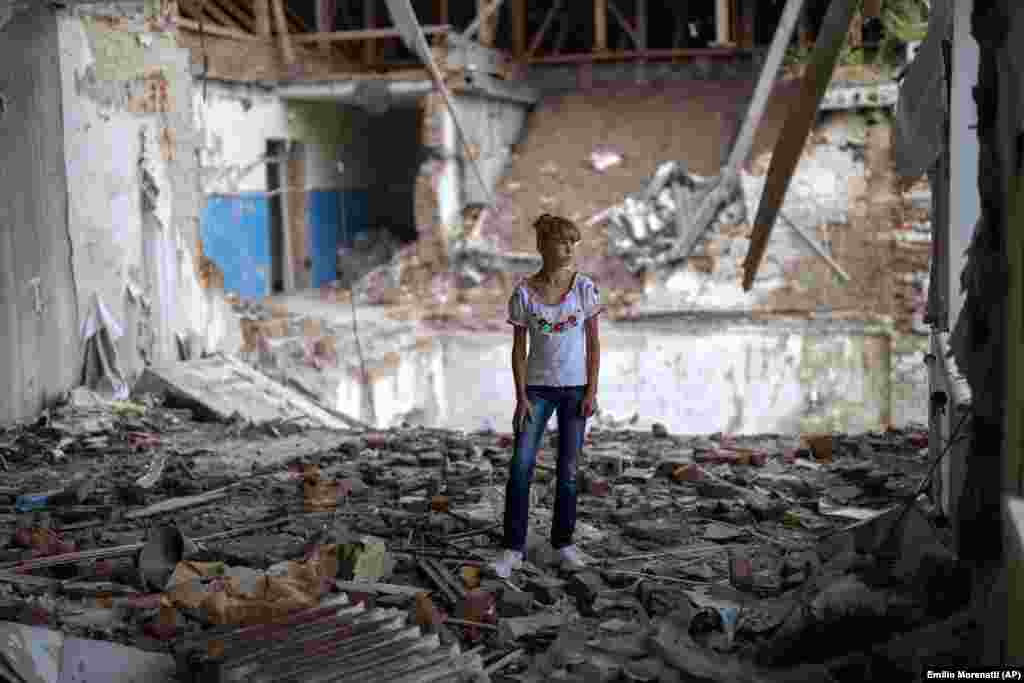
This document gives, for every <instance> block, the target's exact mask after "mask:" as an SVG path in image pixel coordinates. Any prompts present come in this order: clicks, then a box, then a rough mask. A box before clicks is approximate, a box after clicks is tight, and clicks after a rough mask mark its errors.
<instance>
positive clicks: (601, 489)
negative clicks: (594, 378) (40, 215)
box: [0, 364, 969, 681]
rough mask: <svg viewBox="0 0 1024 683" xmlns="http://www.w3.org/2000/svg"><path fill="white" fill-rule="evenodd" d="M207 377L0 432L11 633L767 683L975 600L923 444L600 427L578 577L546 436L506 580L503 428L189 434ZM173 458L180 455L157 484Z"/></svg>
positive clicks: (174, 377)
mask: <svg viewBox="0 0 1024 683" xmlns="http://www.w3.org/2000/svg"><path fill="white" fill-rule="evenodd" d="M211 367H212V368H214V369H215V370H214V371H217V370H216V369H217V368H220V371H221V372H224V371H223V368H224V367H225V366H224V365H217V364H212V365H211ZM232 367H233V366H232ZM189 372H193V373H194V372H195V371H194V370H188V371H186V370H180V369H179V370H174V371H171V372H166V371H164V370H159V371H154V372H153V373H152V374H153V377H154V378H159V379H160V382H161V383H163V385H167V384H169V383H171V382H172V381H173V382H174V383H175V384H176V385H177V384H182V385H184V388H183V389H179V390H178V391H179V393H185V389H188V395H189V396H191V400H190V401H189V402H187V403H184V404H182V403H176V402H175V401H174V400H173V399H171V400H165V401H163V402H160V401H157V400H153V399H151V398H145V397H142V396H140V398H139V402H136V403H132V402H122V403H116V402H107V401H105V400H101V399H100V400H86V399H88V398H89V397H88V396H84V395H82V394H81V392H79V395H78V396H77V397H76V398H75V400H70V401H68V402H67V403H65V404H63V405H61V406H58V407H57V408H55V409H54V410H53V411H51V412H50V413H49V414H47V415H46V416H44V418H43V419H40V420H38V421H36V422H35V423H28V424H20V425H15V426H12V427H10V428H7V429H5V430H4V431H2V432H0V454H2V455H3V456H4V459H5V460H6V462H7V463H8V465H9V468H10V469H9V471H7V472H5V475H4V482H3V487H0V504H6V505H8V506H10V507H9V514H7V515H4V516H0V610H2V615H0V616H2V618H4V619H7V620H8V622H17V624H15V625H14V626H12V627H10V628H15V629H29V628H32V626H33V625H39V624H43V625H46V627H47V628H46V629H41V628H36V630H33V631H32V632H31V634H30V635H32V638H31V639H28V640H25V642H26V643H28V642H39V643H45V642H49V641H48V640H47V639H48V638H49V639H53V638H57V639H64V638H66V639H67V641H66V643H70V642H72V641H73V639H77V638H102V639H103V640H104V641H105V643H106V645H104V646H103V647H108V646H109V647H114V644H115V643H116V644H117V647H121V648H145V649H147V650H158V651H168V650H173V651H174V652H175V654H176V655H177V668H178V669H179V672H181V673H182V675H185V676H186V678H185V679H183V680H200V678H198V674H196V671H198V670H199V669H200V668H201V667H204V666H206V667H211V670H212V669H217V670H218V671H220V672H221V674H222V675H225V676H229V678H226V679H225V680H234V679H235V678H238V679H240V678H242V677H245V678H247V679H251V680H253V681H263V680H267V681H270V680H275V681H277V680H280V681H285V680H321V679H323V680H326V679H330V680H352V681H360V680H382V681H383V680H407V681H418V680H452V679H454V678H455V677H457V676H475V677H476V678H475V679H474V680H481V681H482V680H488V679H494V680H507V681H508V680H580V681H615V680H628V681H653V680H658V681H666V680H687V677H696V678H701V679H706V680H721V681H744V680H748V681H771V680H787V679H786V678H785V676H786V675H788V674H787V672H789V671H790V669H791V668H792V667H794V666H796V665H797V664H801V663H806V662H820V661H822V659H823V658H824V657H839V656H841V655H843V654H844V653H846V652H849V651H851V650H853V649H854V648H866V647H872V646H873V645H874V644H877V643H881V642H884V641H886V640H887V639H888V637H889V635H888V634H890V633H893V632H895V631H898V630H910V629H922V628H925V627H926V626H928V625H929V624H931V623H933V622H937V621H939V620H942V619H944V618H946V617H948V616H949V615H950V614H953V613H954V612H956V611H958V610H960V609H962V608H963V605H964V603H965V601H966V599H967V597H969V596H968V595H967V591H965V590H964V586H966V585H967V582H966V580H965V579H964V574H963V572H964V569H963V567H961V566H960V565H959V563H958V561H957V559H956V557H955V556H954V555H953V554H952V553H951V552H950V551H949V550H948V546H947V541H946V539H944V537H943V535H942V532H941V531H940V530H939V529H937V528H936V526H935V524H934V520H933V517H932V514H933V513H932V512H931V508H930V506H928V505H927V504H926V502H927V501H922V502H921V503H915V504H913V505H911V506H910V507H909V508H905V506H898V505H895V503H897V502H898V501H902V500H907V499H908V498H907V496H908V495H910V494H913V492H914V491H916V489H917V486H918V484H919V483H920V481H921V479H922V477H923V476H924V472H925V470H926V466H927V462H926V459H927V434H926V433H925V432H918V431H904V432H898V431H889V432H885V433H874V434H864V435H859V436H850V435H843V434H810V435H806V436H805V437H803V438H801V437H798V436H793V437H785V436H778V435H762V436H743V437H731V436H729V435H722V434H713V435H707V436H692V437H691V436H677V435H673V434H670V433H668V432H667V431H666V430H664V429H654V430H650V431H645V432H641V431H629V430H610V429H603V428H595V429H593V430H592V431H591V432H590V434H589V435H588V437H587V446H586V449H585V457H584V458H583V459H582V460H581V464H580V472H579V481H580V482H581V486H580V489H579V491H580V493H579V506H578V508H579V520H578V522H577V534H576V542H577V543H578V544H579V545H580V548H581V550H582V551H583V553H585V554H586V555H587V556H588V557H590V558H591V561H590V566H589V567H588V568H587V569H585V570H582V571H578V572H566V571H564V570H562V569H561V568H560V567H559V566H558V564H557V562H555V560H557V555H556V554H555V553H554V551H553V549H552V548H551V547H550V544H549V542H548V539H547V537H546V533H547V526H548V525H549V524H550V520H551V511H550V510H551V506H552V504H553V497H554V491H553V488H552V487H550V486H546V485H544V483H543V482H542V481H541V480H542V479H543V480H544V481H547V480H548V477H549V473H548V474H545V473H546V472H548V470H547V469H545V467H549V465H550V452H549V447H550V444H549V442H548V441H545V444H544V446H543V448H542V453H541V457H540V460H541V466H540V467H539V468H538V476H537V480H536V481H535V486H534V490H535V491H536V493H537V499H538V500H537V504H536V505H535V506H534V507H533V510H532V512H531V515H532V529H531V533H530V538H529V541H528V547H527V561H526V562H524V564H523V567H522V568H521V569H520V570H517V571H516V572H514V573H513V575H512V577H511V578H509V579H507V580H503V579H497V578H496V577H495V576H493V575H492V574H491V573H490V572H489V571H488V569H487V566H488V562H489V561H490V560H491V559H493V558H494V557H496V556H497V553H498V551H499V548H498V543H499V542H500V537H501V526H500V523H501V510H502V508H503V502H502V496H501V492H502V483H503V480H504V478H505V477H506V476H507V475H506V465H507V462H508V458H509V455H510V452H511V447H512V442H511V436H510V435H509V434H502V433H496V432H494V431H486V432H483V431H482V432H477V433H463V432H453V431H448V430H442V429H426V428H403V429H391V430H386V431H381V430H349V431H341V430H325V429H318V428H313V427H312V426H311V425H315V424H316V421H315V420H310V421H309V422H307V424H306V425H300V427H299V430H300V431H299V432H298V433H296V434H294V435H291V436H283V435H275V434H273V433H271V432H269V431H267V430H253V429H248V430H242V431H239V430H237V429H236V428H235V426H234V425H231V424H224V423H223V422H211V421H208V420H207V421H200V420H197V419H195V418H196V417H203V416H204V411H211V412H217V411H216V410H215V409H214V408H209V407H206V406H211V405H212V406H221V405H223V404H224V403H225V402H226V401H227V397H228V396H230V394H229V393H228V391H227V390H224V391H222V392H221V394H220V396H221V397H222V398H218V394H217V393H216V392H212V391H211V392H208V393H209V395H211V396H212V398H208V397H207V396H206V395H204V396H198V395H197V394H196V392H195V386H196V384H195V382H196V380H194V379H192V377H190V375H189ZM222 376H223V375H222ZM182 377H184V378H185V379H184V380H182V379H181V378H182ZM242 377H244V378H248V377H249V375H248V374H243V375H242ZM265 381H266V382H268V383H269V382H270V380H265ZM260 386H266V385H264V384H261V385H260ZM239 391H241V392H243V393H242V395H245V394H244V392H245V391H247V389H246V388H245V385H244V383H243V384H242V387H241V388H240V389H239ZM165 395H166V396H171V395H172V394H171V393H170V392H168V393H166V394H165ZM218 401H220V403H218ZM240 402H241V401H239V400H238V399H236V400H235V403H240ZM295 410H297V409H295ZM219 411H220V412H221V413H223V412H224V409H223V408H220V409H219ZM140 435H142V436H140ZM57 449H59V450H60V451H61V453H62V454H63V455H62V457H60V458H54V457H53V452H54V450H57ZM157 453H166V454H168V457H166V458H164V459H163V461H162V465H161V466H160V467H159V468H158V469H159V470H160V473H159V476H157V475H155V474H154V475H153V476H150V477H149V480H147V483H148V484H149V486H148V487H142V486H140V485H139V484H138V482H139V481H140V479H141V478H144V477H146V476H147V475H148V474H150V473H153V472H155V471H156V469H157V468H156V466H155V465H154V457H155V455H156V454H157ZM86 482H89V485H85V484H86ZM126 491H129V492H131V495H128V494H127V493H126ZM62 494H63V495H62ZM911 497H912V496H911ZM19 500H20V501H21V504H20V505H18V506H15V503H16V502H17V501H19ZM29 503H31V504H29ZM852 510H856V511H857V512H856V513H853V512H851V511H852ZM799 605H802V606H804V607H803V608H798V606H799ZM864 620H869V621H870V623H871V624H872V626H871V627H870V628H857V629H855V630H856V632H857V638H852V639H851V638H850V637H848V635H847V634H848V633H849V632H850V629H851V625H852V624H854V623H861V622H863V621H864ZM48 629H60V631H59V632H58V631H54V630H48ZM18 633H21V634H22V635H21V636H19V637H26V638H27V636H25V633H28V632H27V631H26V632H25V633H22V632H21V631H18ZM16 635H17V634H16ZM865 639H866V640H865ZM869 641H870V642H869ZM61 642H65V641H63V640H61ZM83 642H84V641H83ZM66 643H65V645H64V653H65V655H67V656H64V659H67V657H69V656H72V655H73V657H74V658H79V659H82V658H85V657H86V655H88V658H89V661H88V662H87V663H86V667H87V670H88V671H90V672H91V671H92V670H93V669H90V668H89V667H104V666H107V665H108V663H117V662H123V667H124V668H125V669H128V670H130V669H132V667H136V668H137V666H142V665H143V664H142V663H141V662H143V660H142V659H138V662H140V663H138V664H136V663H135V662H136V659H137V658H135V655H130V656H129V655H128V654H125V653H126V652H128V650H127V649H121V650H116V651H115V650H113V649H110V650H105V651H104V652H102V653H101V652H100V651H99V650H98V649H96V648H99V647H100V646H98V645H81V646H80V645H75V647H76V648H78V649H74V650H73V651H72V650H68V648H67V644H66ZM468 648H473V649H472V650H471V651H469V652H467V651H466V650H467V649H468ZM830 648H831V649H830ZM844 648H845V649H844ZM59 651H60V650H59V648H58V650H56V652H59ZM19 652H21V651H10V648H8V649H7V650H5V651H4V652H3V653H2V654H0V678H3V677H7V678H11V679H13V680H58V679H57V678H55V676H58V675H59V671H60V668H59V666H60V661H58V660H57V659H53V660H52V661H49V660H46V661H49V663H48V664H47V663H46V662H45V661H41V660H40V661H37V660H38V657H36V658H35V659H33V657H34V655H32V652H35V649H32V648H29V649H27V650H25V652H24V653H23V654H24V655H25V656H24V657H21V656H20V655H19V654H18V653H19ZM131 652H133V653H135V652H136V650H131ZM877 652H878V653H880V654H877V655H875V656H876V657H879V658H891V657H897V654H891V653H890V649H886V648H883V647H879V648H878V649H877ZM68 653H72V654H68ZM887 653H890V654H887ZM37 654H38V653H37ZM49 656H50V655H47V657H49ZM19 657H20V658H19ZM140 657H141V655H140ZM154 657H157V655H154ZM159 657H162V659H159V658H158V659H154V660H152V661H154V662H157V663H159V664H160V666H164V667H165V668H166V666H167V664H168V658H167V655H159ZM76 661H78V660H76ZM147 661H149V660H147ZM147 665H148V664H147ZM47 666H48V667H49V669H48V671H50V673H47V674H45V676H44V675H43V674H42V673H32V672H35V671H37V670H38V671H43V669H45V667H47ZM111 666H113V664H111ZM815 666H824V665H820V664H816V665H815ZM40 667H43V668H42V669H41V668H40ZM108 669H110V670H111V671H113V670H114V669H113V668H111V667H108ZM96 671H97V674H96V676H98V678H96V680H111V681H117V680H121V679H120V678H118V677H117V675H115V674H112V673H111V674H109V676H108V677H104V676H105V675H106V674H105V673H100V672H101V669H96ZM102 671H103V672H105V671H106V669H102ZM12 672H13V673H12ZM26 672H28V673H26ZM90 675H92V674H90ZM118 675H119V674H118ZM33 676H35V677H36V678H33ZM46 676H50V678H46ZM153 676H154V678H153V679H152V680H162V679H160V678H159V677H158V674H157V673H154V674H153ZM187 676H192V677H193V678H191V679H189V678H187ZM444 676H448V677H449V678H447V679H446V678H444ZM836 679H837V680H843V679H842V678H841V677H837V678H836ZM76 680H80V679H76ZM87 680H93V679H92V678H89V679H87ZM124 680H127V679H124ZM147 680H150V679H148V678H147ZM463 680H468V679H463ZM788 680H795V679H788Z"/></svg>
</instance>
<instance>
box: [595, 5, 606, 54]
mask: <svg viewBox="0 0 1024 683" xmlns="http://www.w3.org/2000/svg"><path fill="white" fill-rule="evenodd" d="M607 49H608V0H594V52H605V51H606V50H607Z"/></svg>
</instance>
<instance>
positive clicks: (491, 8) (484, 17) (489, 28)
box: [478, 0, 503, 47]
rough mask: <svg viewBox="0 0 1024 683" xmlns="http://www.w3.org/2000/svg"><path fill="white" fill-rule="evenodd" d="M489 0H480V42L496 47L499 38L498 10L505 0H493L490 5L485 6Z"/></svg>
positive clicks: (486, 45)
mask: <svg viewBox="0 0 1024 683" xmlns="http://www.w3.org/2000/svg"><path fill="white" fill-rule="evenodd" d="M486 1H487V0H478V2H479V8H480V14H479V15H478V17H479V20H480V44H481V45H483V46H485V47H494V46H495V44H496V41H497V39H498V17H499V14H498V10H499V9H500V8H501V5H502V2H503V0H491V2H490V4H489V5H486V7H485V6H484V5H485V3H486Z"/></svg>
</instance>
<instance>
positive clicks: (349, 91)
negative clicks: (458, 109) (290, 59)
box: [277, 80, 434, 102]
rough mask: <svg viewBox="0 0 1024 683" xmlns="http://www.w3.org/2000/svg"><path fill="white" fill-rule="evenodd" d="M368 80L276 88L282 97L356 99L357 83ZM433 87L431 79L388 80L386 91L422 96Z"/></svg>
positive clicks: (335, 99)
mask: <svg viewBox="0 0 1024 683" xmlns="http://www.w3.org/2000/svg"><path fill="white" fill-rule="evenodd" d="M364 82H369V81H359V82H358V83H357V82H355V81H333V82H330V81H328V82H323V83H316V84H313V83H289V84H287V85H282V86H280V87H279V88H278V91H277V92H278V94H279V95H280V96H281V98H283V99H286V100H287V99H301V100H331V101H339V102H346V101H353V102H354V101H356V99H357V97H356V94H357V89H358V86H359V83H364ZM433 89H434V84H433V82H432V81H429V80H425V81H389V82H388V83H387V93H388V94H389V95H391V96H393V97H409V96H422V95H426V94H428V93H430V92H431V91H433Z"/></svg>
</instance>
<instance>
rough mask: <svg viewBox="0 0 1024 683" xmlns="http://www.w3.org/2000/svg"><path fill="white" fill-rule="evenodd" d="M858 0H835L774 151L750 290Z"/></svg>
mask: <svg viewBox="0 0 1024 683" xmlns="http://www.w3.org/2000/svg"><path fill="white" fill-rule="evenodd" d="M855 9H856V7H855V3H852V2H843V1H842V0H833V2H832V4H831V5H830V6H829V9H828V13H827V14H826V15H825V21H824V22H823V23H822V27H821V32H820V33H819V36H818V42H817V43H816V44H815V46H814V52H813V54H812V55H811V60H810V62H809V63H808V64H807V70H806V72H805V73H804V77H803V83H802V89H801V94H800V99H799V100H798V101H797V103H796V106H794V107H792V108H791V109H790V111H789V114H788V116H787V118H786V122H785V124H784V125H783V128H782V133H781V134H780V135H779V141H778V143H777V144H776V145H775V152H774V153H773V154H772V160H771V166H770V167H769V169H768V178H767V179H766V181H765V189H764V194H763V195H762V197H761V205H760V206H759V207H758V210H757V218H756V220H755V224H754V230H753V232H752V233H751V236H750V251H749V252H748V253H747V258H746V260H745V261H744V263H743V270H744V272H743V289H744V290H745V291H750V289H751V287H753V284H754V277H755V276H756V275H757V269H758V267H759V266H760V264H761V259H762V258H764V252H765V249H766V248H767V247H768V239H769V237H770V236H771V232H772V227H773V226H774V224H775V219H776V217H777V216H778V213H779V209H781V208H782V202H783V200H784V199H785V196H786V190H787V189H788V188H789V183H790V181H791V180H792V178H793V171H794V170H796V165H797V162H798V161H799V160H800V155H801V154H802V153H803V150H804V144H805V143H806V142H807V136H808V135H809V134H810V131H811V128H812V126H813V125H814V121H815V118H816V116H817V113H818V104H819V103H820V102H821V98H822V97H823V96H824V95H825V90H826V89H827V88H828V83H829V81H830V80H831V78H832V72H833V70H834V69H835V66H836V61H837V60H838V59H839V52H840V50H841V49H842V47H843V42H844V41H845V39H846V33H847V31H848V30H849V29H850V22H851V21H853V15H854V12H855Z"/></svg>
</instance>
